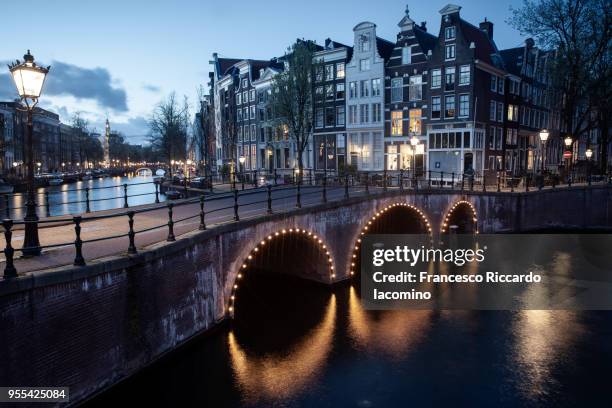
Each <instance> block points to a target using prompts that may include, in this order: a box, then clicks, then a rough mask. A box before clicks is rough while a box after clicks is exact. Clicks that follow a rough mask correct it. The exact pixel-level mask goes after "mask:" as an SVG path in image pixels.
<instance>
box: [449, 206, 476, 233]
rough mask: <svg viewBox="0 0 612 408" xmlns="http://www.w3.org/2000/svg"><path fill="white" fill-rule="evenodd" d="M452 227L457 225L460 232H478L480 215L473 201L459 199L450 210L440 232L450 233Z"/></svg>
mask: <svg viewBox="0 0 612 408" xmlns="http://www.w3.org/2000/svg"><path fill="white" fill-rule="evenodd" d="M451 227H455V228H454V229H455V230H456V233H458V234H478V215H477V214H476V209H475V208H474V205H473V204H472V203H471V202H469V201H466V200H460V201H457V202H456V203H455V204H453V206H452V207H451V208H450V209H449V210H448V212H447V213H446V216H445V217H444V220H443V221H442V225H441V226H440V232H441V233H442V234H448V233H449V232H450V230H451Z"/></svg>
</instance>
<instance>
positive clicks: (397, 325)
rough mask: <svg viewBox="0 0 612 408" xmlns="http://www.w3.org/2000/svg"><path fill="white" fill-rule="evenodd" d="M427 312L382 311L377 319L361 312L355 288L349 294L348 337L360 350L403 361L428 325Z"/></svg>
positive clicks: (429, 319) (429, 315) (362, 310)
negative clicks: (386, 355)
mask: <svg viewBox="0 0 612 408" xmlns="http://www.w3.org/2000/svg"><path fill="white" fill-rule="evenodd" d="M431 317H432V311H431V310H385V311H382V312H380V315H379V316H377V318H376V319H375V318H373V316H372V315H371V314H370V313H368V312H367V311H366V310H364V308H363V306H362V304H361V301H360V300H359V296H358V295H357V291H356V289H355V288H354V287H353V286H351V288H350V291H349V336H350V337H351V338H352V339H353V340H354V341H355V343H356V345H357V346H358V347H359V348H361V349H367V350H368V352H371V351H376V352H380V353H383V354H388V355H391V356H393V357H398V358H399V357H401V358H404V357H405V355H406V353H407V352H408V351H410V350H411V349H412V348H414V347H415V346H416V345H417V344H418V343H420V342H421V341H422V340H423V339H424V337H425V335H426V334H427V332H428V331H429V328H430V325H431Z"/></svg>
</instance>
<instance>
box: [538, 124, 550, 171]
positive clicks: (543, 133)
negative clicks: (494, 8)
mask: <svg viewBox="0 0 612 408" xmlns="http://www.w3.org/2000/svg"><path fill="white" fill-rule="evenodd" d="M549 135H550V133H549V132H548V130H547V129H542V130H541V131H540V141H541V142H542V174H544V160H546V141H547V140H548V136H549Z"/></svg>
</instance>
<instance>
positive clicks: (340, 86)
mask: <svg viewBox="0 0 612 408" xmlns="http://www.w3.org/2000/svg"><path fill="white" fill-rule="evenodd" d="M336 99H338V100H341V99H344V83H337V84H336Z"/></svg>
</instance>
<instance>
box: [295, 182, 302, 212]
mask: <svg viewBox="0 0 612 408" xmlns="http://www.w3.org/2000/svg"><path fill="white" fill-rule="evenodd" d="M301 184H302V180H301V177H300V178H298V179H297V201H296V203H295V206H296V207H297V208H302V192H301V189H300V185H301Z"/></svg>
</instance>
